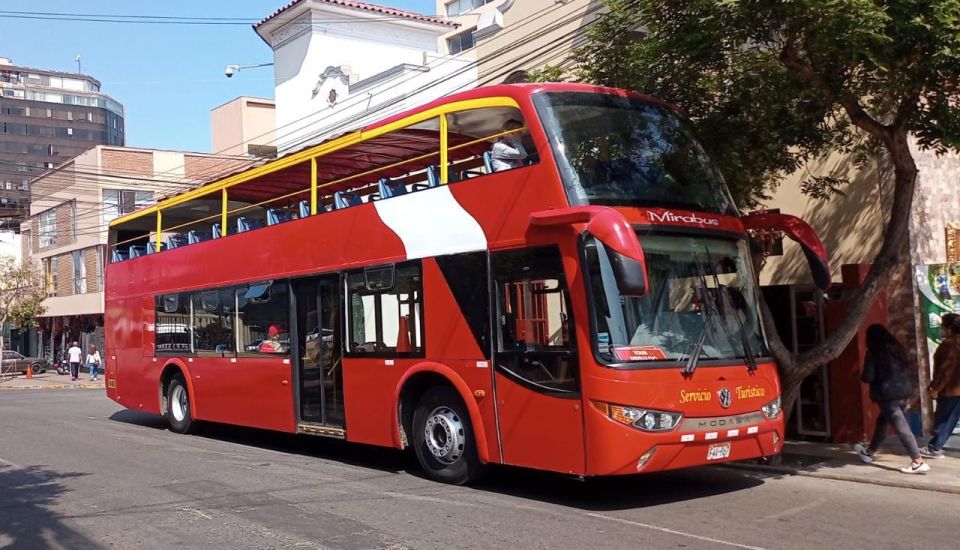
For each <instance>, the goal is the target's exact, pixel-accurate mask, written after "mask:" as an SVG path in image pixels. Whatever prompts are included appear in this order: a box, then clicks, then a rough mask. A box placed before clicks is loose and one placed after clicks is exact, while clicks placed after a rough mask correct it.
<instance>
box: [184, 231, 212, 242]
mask: <svg viewBox="0 0 960 550" xmlns="http://www.w3.org/2000/svg"><path fill="white" fill-rule="evenodd" d="M208 240H210V234H209V233H205V232H203V231H197V230H196V229H191V230H190V231H188V232H187V244H197V243H200V242H203V241H208Z"/></svg>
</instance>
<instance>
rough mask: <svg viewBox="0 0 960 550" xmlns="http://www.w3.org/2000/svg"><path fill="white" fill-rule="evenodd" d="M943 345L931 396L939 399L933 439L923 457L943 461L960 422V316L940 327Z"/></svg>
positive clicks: (935, 362) (946, 317)
mask: <svg viewBox="0 0 960 550" xmlns="http://www.w3.org/2000/svg"><path fill="white" fill-rule="evenodd" d="M940 326H941V327H942V328H943V342H941V343H940V345H939V346H938V347H937V351H936V352H934V354H933V380H932V381H931V382H930V388H929V390H930V396H931V397H933V398H934V399H936V400H937V412H936V415H935V417H934V420H933V437H931V438H930V442H929V443H927V446H926V447H924V448H922V449H920V454H921V455H923V456H925V457H927V458H943V446H944V445H945V444H946V443H947V439H949V438H950V435H951V434H952V433H953V430H954V428H956V427H957V422H960V315H956V314H953V313H948V314H946V315H944V316H943V320H942V322H941V324H940Z"/></svg>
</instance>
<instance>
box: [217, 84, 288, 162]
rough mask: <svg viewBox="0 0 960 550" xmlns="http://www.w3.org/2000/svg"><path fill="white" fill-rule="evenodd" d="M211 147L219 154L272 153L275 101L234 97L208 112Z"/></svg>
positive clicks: (259, 154)
mask: <svg viewBox="0 0 960 550" xmlns="http://www.w3.org/2000/svg"><path fill="white" fill-rule="evenodd" d="M210 128H211V136H212V147H211V150H212V152H213V153H214V154H222V155H256V156H267V155H264V154H263V153H264V152H265V151H266V152H270V151H271V150H272V151H273V154H274V155H275V154H276V145H277V144H276V143H275V142H274V140H275V132H276V104H275V103H274V101H273V100H270V99H261V98H256V97H238V98H236V99H234V100H233V101H229V102H227V103H224V104H223V105H220V106H219V107H216V108H215V109H213V110H212V111H211V112H210Z"/></svg>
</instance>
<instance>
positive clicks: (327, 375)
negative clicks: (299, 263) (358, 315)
mask: <svg viewBox="0 0 960 550" xmlns="http://www.w3.org/2000/svg"><path fill="white" fill-rule="evenodd" d="M293 289H294V299H295V300H296V326H297V335H296V339H297V346H296V350H295V352H296V354H295V355H296V356H295V357H294V359H295V361H296V364H297V369H298V372H297V375H298V376H297V378H298V394H299V402H298V407H299V414H300V420H301V421H303V422H308V423H315V424H322V425H324V426H330V427H333V428H343V427H344V425H345V424H344V412H343V411H344V408H343V365H342V362H341V360H342V357H343V356H342V347H341V342H342V334H343V332H342V322H341V303H342V301H341V299H340V277H339V275H328V276H322V277H311V278H308V279H300V280H297V281H294V284H293Z"/></svg>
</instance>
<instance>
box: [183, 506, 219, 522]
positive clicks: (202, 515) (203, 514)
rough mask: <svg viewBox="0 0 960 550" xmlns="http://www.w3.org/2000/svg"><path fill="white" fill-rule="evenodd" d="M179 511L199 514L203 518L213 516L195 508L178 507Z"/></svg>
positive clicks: (211, 517)
mask: <svg viewBox="0 0 960 550" xmlns="http://www.w3.org/2000/svg"><path fill="white" fill-rule="evenodd" d="M180 511H181V512H190V513H191V514H194V515H197V516H200V517H202V518H203V519H213V516H210V515H209V514H205V513H203V512H201V511H200V510H197V509H196V508H180Z"/></svg>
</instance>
